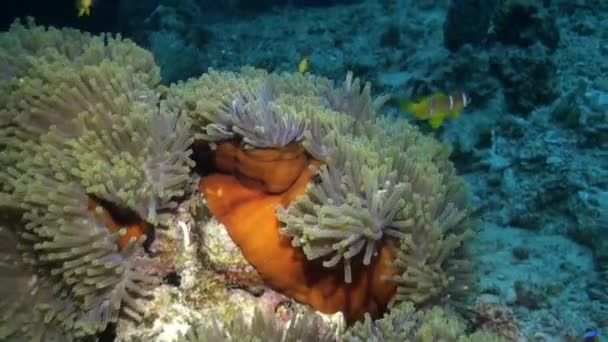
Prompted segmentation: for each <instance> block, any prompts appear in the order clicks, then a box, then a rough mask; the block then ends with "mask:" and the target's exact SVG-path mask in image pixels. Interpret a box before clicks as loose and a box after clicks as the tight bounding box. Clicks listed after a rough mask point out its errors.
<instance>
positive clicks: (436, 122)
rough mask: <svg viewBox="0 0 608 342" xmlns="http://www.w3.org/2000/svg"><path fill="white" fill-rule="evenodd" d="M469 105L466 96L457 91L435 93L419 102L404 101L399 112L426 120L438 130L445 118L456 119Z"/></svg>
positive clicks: (468, 99)
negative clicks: (408, 113)
mask: <svg viewBox="0 0 608 342" xmlns="http://www.w3.org/2000/svg"><path fill="white" fill-rule="evenodd" d="M469 103H471V99H470V98H469V97H468V96H467V94H465V93H463V92H460V91H457V92H453V93H451V94H449V95H446V94H443V93H435V94H432V95H428V96H425V97H423V98H422V99H420V101H417V102H413V101H404V102H403V104H402V105H401V110H403V111H404V112H410V113H412V114H414V116H415V117H417V118H419V119H422V120H428V122H429V124H430V125H431V127H433V128H439V127H440V126H441V124H442V123H443V120H445V119H446V118H457V117H458V115H460V111H462V109H463V108H464V107H466V106H467V105H469Z"/></svg>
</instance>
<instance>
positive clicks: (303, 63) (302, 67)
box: [298, 57, 309, 74]
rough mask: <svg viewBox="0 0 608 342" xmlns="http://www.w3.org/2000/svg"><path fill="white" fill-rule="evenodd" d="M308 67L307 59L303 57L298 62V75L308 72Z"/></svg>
mask: <svg viewBox="0 0 608 342" xmlns="http://www.w3.org/2000/svg"><path fill="white" fill-rule="evenodd" d="M308 67H309V62H308V57H303V58H302V59H301V60H300V63H298V72H299V73H300V74H305V73H306V72H308Z"/></svg>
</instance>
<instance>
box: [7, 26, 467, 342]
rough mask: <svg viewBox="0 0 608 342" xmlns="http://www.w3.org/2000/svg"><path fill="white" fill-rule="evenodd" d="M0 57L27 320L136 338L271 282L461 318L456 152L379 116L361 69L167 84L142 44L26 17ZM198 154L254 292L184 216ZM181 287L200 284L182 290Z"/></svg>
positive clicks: (461, 197)
mask: <svg viewBox="0 0 608 342" xmlns="http://www.w3.org/2000/svg"><path fill="white" fill-rule="evenodd" d="M71 38H74V41H73V42H71V43H67V42H65V41H66V40H68V41H69V39H71ZM38 39H43V40H42V42H38ZM72 44H73V45H72ZM0 54H1V55H2V56H6V58H5V59H4V62H3V63H6V64H7V65H6V66H7V70H8V72H6V73H5V74H3V75H2V78H1V79H0V87H1V88H2V89H3V90H6V92H3V93H2V97H3V100H6V101H5V102H3V105H2V107H1V108H0V118H1V119H2V121H1V122H0V138H1V139H0V142H1V144H2V145H1V146H0V159H1V160H2V162H3V163H6V165H9V167H7V168H6V169H4V170H2V171H0V185H1V189H2V193H1V195H0V208H2V210H6V211H7V212H10V213H11V214H12V215H15V216H16V217H17V219H16V221H17V222H18V224H17V225H15V229H14V234H15V239H18V241H19V243H18V247H19V248H18V251H17V252H16V253H12V254H11V255H10V258H13V259H15V260H17V262H15V263H14V265H13V266H12V267H9V265H6V266H7V267H3V268H2V271H3V273H2V276H4V275H6V277H7V278H10V279H13V278H15V279H16V280H15V281H20V278H18V277H15V276H14V275H15V274H23V275H24V276H26V277H31V276H32V275H35V276H36V277H37V279H39V281H40V284H41V285H40V288H41V289H42V290H40V291H41V292H40V296H41V297H40V301H42V302H43V303H42V304H40V305H37V304H36V305H34V307H29V306H23V305H21V304H19V302H17V303H16V304H15V303H12V301H7V302H6V303H4V302H3V303H2V305H3V307H7V308H10V310H11V312H12V311H15V310H21V311H24V312H30V313H32V316H34V318H35V319H34V320H33V321H32V323H31V324H37V322H39V320H38V319H37V318H36V317H38V316H37V315H38V313H39V312H40V313H44V322H45V323H48V322H51V321H52V322H53V323H56V324H55V326H54V327H53V329H50V328H47V327H44V324H42V327H41V328H40V329H42V330H40V329H37V330H36V331H42V332H41V333H40V334H45V333H47V331H48V333H49V334H51V333H53V334H54V333H55V330H57V332H56V333H57V334H68V335H70V336H75V337H77V338H86V337H89V336H94V335H96V334H99V333H101V332H103V331H104V330H106V329H107V328H108V327H109V326H111V325H113V324H114V323H116V324H117V326H118V328H117V329H118V331H120V333H121V334H123V336H133V335H129V334H130V332H129V331H131V332H132V329H131V330H130V328H129V327H130V326H131V324H133V325H135V326H136V325H137V324H142V325H145V324H146V323H144V322H142V321H143V320H144V318H148V319H150V320H154V318H153V317H154V316H155V315H157V314H156V313H154V312H148V309H147V308H149V307H156V308H158V307H159V306H162V305H161V304H162V303H163V302H164V301H169V302H171V301H172V299H171V297H172V296H176V297H181V299H180V300H185V299H184V296H186V297H188V296H189V297H188V298H189V299H192V300H193V303H192V304H189V306H188V308H187V310H184V311H185V312H187V313H189V314H190V315H192V316H193V317H196V315H200V313H196V314H195V313H194V311H193V310H192V308H200V307H203V306H204V307H205V308H208V307H209V305H212V304H213V300H218V298H226V294H227V293H228V292H229V291H228V290H227V289H226V287H228V286H230V285H229V283H230V284H232V285H235V284H238V286H240V287H242V288H243V289H246V291H251V292H254V291H255V287H256V286H262V287H263V286H269V287H270V288H271V289H274V290H277V291H279V292H281V293H282V294H284V295H287V296H288V297H289V298H290V299H289V300H292V299H293V300H296V301H299V302H302V303H305V304H309V305H311V306H312V307H313V308H314V309H317V310H319V311H321V312H324V313H336V312H342V313H343V314H344V317H345V319H346V321H347V322H349V323H352V322H354V321H356V320H358V319H361V318H363V317H365V314H368V315H371V316H369V317H376V316H378V315H380V314H381V313H383V312H385V311H386V309H387V306H388V305H389V302H390V305H398V304H399V303H401V302H413V303H414V304H415V305H416V306H418V307H426V306H430V305H434V304H437V303H441V304H451V305H454V306H455V307H460V306H461V305H463V304H465V303H466V300H467V298H466V296H467V295H468V294H470V292H471V289H472V288H474V285H475V279H474V277H473V276H472V264H471V262H470V261H468V259H467V257H466V256H465V249H464V243H465V242H466V241H468V240H469V239H470V237H471V236H472V229H471V228H472V227H471V224H470V222H469V220H467V217H468V215H469V214H470V211H471V206H470V203H469V197H468V193H467V191H466V189H465V186H464V182H463V180H462V179H460V178H459V177H458V176H457V175H456V172H455V169H454V167H453V166H452V164H451V162H450V161H449V160H448V156H449V152H450V151H449V148H447V146H445V145H443V144H441V143H439V142H438V141H436V140H435V139H433V138H432V137H428V136H425V135H423V134H422V133H420V132H419V131H418V130H417V129H416V128H414V127H413V126H411V125H409V124H408V123H406V122H405V121H394V120H388V119H385V118H382V117H380V116H379V111H380V109H381V107H382V106H383V104H384V103H385V102H386V101H387V97H386V96H379V97H373V96H372V95H371V87H370V85H369V84H368V83H365V84H363V83H362V82H361V81H360V80H359V79H358V78H354V77H353V74H352V73H348V74H347V76H346V79H345V80H344V81H343V82H342V83H341V84H339V85H338V86H335V85H334V84H333V82H331V81H329V80H328V79H326V78H323V77H318V76H312V75H302V74H271V73H268V72H266V71H263V70H259V69H252V68H244V69H243V70H242V71H241V72H239V73H235V72H217V71H213V70H211V71H210V72H208V73H206V74H204V75H203V76H201V77H200V78H198V79H192V80H189V81H187V82H182V83H178V84H175V85H171V86H170V87H165V86H159V85H158V82H159V70H158V68H157V67H156V66H155V65H154V62H153V61H152V59H151V57H150V55H149V53H148V52H146V51H145V50H142V49H140V48H138V47H137V46H135V45H134V44H133V43H131V42H130V41H127V40H123V39H121V38H120V37H111V36H102V37H91V36H88V35H86V34H81V33H78V32H77V31H73V30H55V29H46V28H43V27H40V26H36V25H35V24H34V23H33V22H28V23H26V24H22V23H18V22H17V23H15V24H14V25H13V26H12V28H11V30H10V31H9V32H7V33H3V34H2V35H1V36H0ZM16 56H21V57H22V58H17V57H16ZM192 150H195V152H196V153H195V155H197V156H202V155H207V157H208V158H207V159H204V160H197V162H198V165H196V167H197V169H200V171H201V172H202V177H201V178H200V182H199V190H200V192H201V193H202V194H203V195H204V200H205V201H206V205H207V206H208V208H209V211H210V213H211V215H212V216H214V217H215V218H216V219H218V220H219V221H220V222H221V223H223V224H224V226H225V228H226V231H227V232H228V234H229V235H230V237H231V238H232V240H233V241H234V243H236V245H237V246H238V247H239V248H240V250H241V251H242V253H243V256H244V258H245V259H246V260H247V261H248V262H249V263H250V264H251V265H252V266H253V267H254V268H255V270H256V271H257V272H258V273H259V278H258V277H257V275H255V274H254V273H253V272H251V273H248V272H249V271H247V272H245V271H244V270H246V269H247V267H246V266H244V265H242V264H240V263H238V264H237V265H233V264H231V263H230V262H228V263H226V262H225V260H224V261H221V260H218V257H217V256H210V255H209V254H208V253H209V250H208V249H204V248H202V246H204V244H205V243H207V242H208V241H207V242H206V241H205V240H201V237H200V236H199V235H197V234H193V233H192V231H191V227H192V226H191V225H189V224H187V223H186V222H187V220H186V221H184V220H182V219H177V220H176V219H175V217H176V216H179V215H181V214H180V212H182V211H183V210H184V208H183V207H181V208H179V207H178V206H179V203H180V202H184V201H185V200H186V198H187V196H188V195H190V194H189V193H188V192H189V191H190V190H191V189H192V183H193V180H194V181H196V178H195V177H193V175H191V171H192V169H193V168H194V167H195V165H194V161H193V160H191V159H190V157H191V154H192ZM192 239H194V240H195V241H196V242H195V243H196V244H195V247H196V248H194V249H193V248H192V247H191V240H192ZM199 249H200V251H201V252H200V254H197V252H196V251H197V250H199ZM9 254H10V253H9ZM196 258H200V259H201V260H199V261H194V259H196ZM203 262H206V263H207V265H206V267H204V266H202V263H203ZM193 264H195V265H196V266H192V265H193ZM226 265H228V267H227V268H226ZM233 266H234V268H232V267H233ZM193 270H196V271H193ZM191 271H192V274H196V277H194V278H193V277H186V275H187V273H188V272H191ZM241 271H242V272H241ZM239 272H240V273H239ZM182 276H184V277H183V278H184V281H185V282H187V284H188V286H189V289H188V290H187V291H186V292H185V293H184V294H176V291H177V292H179V289H180V287H181V286H182V284H181V279H182ZM160 279H163V280H164V281H165V282H166V283H167V284H163V285H161V284H160ZM200 279H205V281H204V283H203V284H201V285H199V287H200V289H199V290H192V288H193V287H194V285H193V283H194V282H196V281H198V280H200ZM220 279H223V281H222V280H220ZM260 280H261V281H260ZM37 281H38V280H37ZM32 284H33V285H30V286H37V284H38V283H37V282H34V283H32ZM47 284H48V285H47ZM47 286H48V289H50V292H48V291H47V290H46V289H47ZM47 294H48V296H51V297H52V298H48V296H47ZM151 294H154V295H159V296H160V298H158V299H156V300H157V301H156V302H153V301H149V300H146V299H149V298H150V295H151ZM205 300H209V301H210V303H207V304H205V305H202V304H201V302H204V301H205ZM28 304H29V303H28ZM236 307H238V306H235V308H236ZM42 308H43V309H42ZM38 310H44V311H38ZM226 310H227V311H230V310H228V309H226ZM224 314H225V315H221V316H222V317H221V319H220V320H224V319H230V317H233V318H234V317H235V316H234V315H233V314H229V312H226V311H225V312H224ZM212 315H213V314H212V313H209V317H211V316H212ZM316 315H317V314H310V315H309V316H306V317H305V318H303V319H302V320H300V318H298V317H299V316H295V317H294V319H293V320H292V323H291V326H290V328H289V329H287V330H285V331H286V332H285V333H283V332H282V328H281V329H279V328H278V326H277V325H273V324H272V323H270V322H271V321H269V320H267V319H263V318H260V317H262V316H263V315H260V314H257V315H255V316H254V319H253V321H252V323H251V324H252V325H250V326H249V328H247V324H245V322H244V319H237V320H236V321H235V322H236V323H235V324H233V325H230V326H228V325H226V326H224V327H222V328H221V329H219V328H218V327H217V326H216V327H215V328H213V327H211V328H209V327H208V328H209V329H215V330H213V331H215V332H216V333H218V334H223V336H224V337H225V338H233V337H234V336H240V334H244V333H246V332H248V331H250V330H251V329H258V328H260V327H261V326H266V327H267V328H268V329H269V330H264V329H262V330H263V331H262V332H264V331H265V333H264V334H265V335H264V336H269V335H270V337H268V338H276V339H278V340H283V339H287V340H289V339H291V338H292V337H294V336H301V335H302V334H304V335H302V336H307V335H305V334H308V333H310V332H308V331H307V330H308V329H307V327H308V326H309V325H310V324H313V323H314V322H315V317H317V316H316ZM20 317H22V316H19V317H15V318H10V317H9V318H10V319H9V318H4V319H3V320H1V321H0V322H1V323H2V327H1V328H0V329H1V330H0V331H2V332H3V333H4V334H5V336H11V337H12V336H14V335H15V333H16V330H15V328H14V326H15V325H16V324H19V319H21V318H20ZM256 317H257V318H256ZM14 320H16V321H14ZM126 322H134V323H126ZM218 322H219V321H218ZM241 323H242V324H241ZM28 324H29V323H28ZM218 324H219V323H218ZM314 324H316V323H314ZM5 326H6V327H5ZM45 329H47V330H45ZM49 329H50V330H49ZM205 329H207V328H205ZM239 329H245V330H239ZM260 329H261V328H260ZM429 329H431V328H429ZM195 330H196V331H199V330H200V329H198V328H194V330H192V332H191V333H189V334H186V336H190V337H192V338H196V336H195V335H196V332H195ZM148 332H149V334H150V335H149V336H157V335H155V334H157V333H158V329H157V330H154V329H151V330H149V331H148ZM199 332H200V331H199ZM279 332H280V333H279ZM211 333H212V332H209V334H211ZM428 333H430V330H429V332H427V333H425V334H428ZM284 334H287V335H284ZM291 334H293V335H291ZM279 335H280V336H279ZM40 336H42V335H40ZM139 336H140V337H141V336H142V335H139ZM228 336H232V337H228ZM273 336H274V337H273ZM317 337H319V336H317ZM320 337H322V338H327V339H329V338H330V337H329V335H322V336H320ZM133 338H134V339H135V337H133Z"/></svg>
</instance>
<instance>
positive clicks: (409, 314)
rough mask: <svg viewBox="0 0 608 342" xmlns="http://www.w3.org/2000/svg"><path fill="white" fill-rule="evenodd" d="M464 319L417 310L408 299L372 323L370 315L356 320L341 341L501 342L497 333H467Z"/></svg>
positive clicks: (431, 310) (444, 312)
mask: <svg viewBox="0 0 608 342" xmlns="http://www.w3.org/2000/svg"><path fill="white" fill-rule="evenodd" d="M466 328H467V327H466V324H465V322H464V321H463V320H462V319H461V318H459V317H458V316H456V315H455V314H449V313H448V312H447V311H445V310H443V309H441V308H440V307H434V308H432V309H429V310H419V311H416V309H415V308H414V305H413V304H412V303H409V302H404V303H401V304H400V305H399V306H397V307H395V308H393V309H392V310H391V311H390V312H389V313H387V314H386V315H385V316H384V317H382V318H381V319H378V320H376V321H375V322H374V321H373V320H372V319H371V317H370V316H369V315H366V316H365V320H364V321H363V322H357V323H356V324H355V325H353V326H352V327H351V328H350V329H349V330H348V331H347V332H346V333H345V335H344V341H348V342H358V341H377V342H384V341H386V342H391V341H394V342H398V341H399V342H401V341H416V342H435V341H454V342H500V341H506V340H504V339H503V338H501V337H500V336H498V335H496V334H494V333H492V332H486V331H478V332H475V333H473V334H470V335H468V334H467V333H466Z"/></svg>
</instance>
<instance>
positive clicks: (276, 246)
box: [199, 143, 396, 322]
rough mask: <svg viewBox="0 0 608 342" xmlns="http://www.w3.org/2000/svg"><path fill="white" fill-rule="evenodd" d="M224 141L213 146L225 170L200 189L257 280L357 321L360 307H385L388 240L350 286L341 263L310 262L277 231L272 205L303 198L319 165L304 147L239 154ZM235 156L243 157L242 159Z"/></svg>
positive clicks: (389, 291)
mask: <svg viewBox="0 0 608 342" xmlns="http://www.w3.org/2000/svg"><path fill="white" fill-rule="evenodd" d="M225 144H229V145H223V144H222V145H220V146H218V149H217V150H216V151H215V153H217V155H215V156H214V157H215V161H216V164H219V165H218V167H217V168H218V169H219V170H220V171H223V172H229V173H224V174H222V173H216V174H211V175H209V176H206V177H203V178H202V179H201V181H200V184H199V190H200V191H201V193H203V194H204V196H205V197H206V199H207V203H208V206H209V208H210V210H211V212H212V213H213V215H214V216H215V217H216V218H217V219H218V220H220V221H221V222H222V223H223V224H224V226H225V227H226V229H227V230H228V233H229V235H230V237H231V238H232V239H233V241H234V242H235V243H236V244H237V245H238V246H239V247H240V248H241V250H242V252H243V255H244V256H245V258H246V259H247V261H249V263H251V264H252V265H253V266H254V267H255V268H256V270H257V271H258V272H259V274H260V276H261V278H262V279H263V280H264V281H265V282H266V283H267V284H268V285H269V286H270V287H272V288H273V289H275V290H277V291H279V292H281V293H283V294H285V295H287V296H290V297H292V298H294V299H295V300H297V301H299V302H302V303H306V304H309V305H311V306H312V307H314V308H315V309H317V310H319V311H321V312H324V313H335V312H338V311H342V312H343V313H344V315H345V317H346V319H347V320H348V321H349V322H352V321H354V320H358V319H360V318H362V317H363V315H364V313H365V312H369V313H370V314H372V315H373V316H377V315H378V314H380V313H381V312H383V311H384V309H385V308H386V305H387V303H388V302H389V300H390V298H391V297H392V296H393V294H394V293H395V289H396V287H395V285H394V284H393V283H388V282H386V281H384V280H383V279H384V277H386V276H391V275H393V274H394V273H393V270H392V268H391V267H390V266H388V264H389V263H390V262H391V261H392V260H393V259H394V255H393V246H392V244H391V243H390V242H386V243H382V244H381V247H380V249H379V251H378V254H377V255H376V256H375V257H374V259H373V261H372V263H371V264H370V265H369V266H362V267H354V269H353V279H352V282H351V283H350V284H347V283H345V282H344V272H343V268H342V267H339V266H338V267H336V268H334V269H328V268H324V267H322V265H320V263H319V262H312V261H309V260H308V259H307V258H306V256H305V255H304V254H303V252H302V251H301V249H300V248H295V247H292V246H291V238H290V237H288V236H285V235H283V234H281V233H280V231H279V227H280V222H279V220H278V219H277V216H276V211H275V210H276V207H277V206H278V205H281V206H283V207H287V206H288V205H289V204H290V203H291V202H292V201H293V200H294V199H296V198H297V197H298V196H300V195H303V194H304V193H305V191H306V186H307V185H308V183H309V182H310V181H311V178H312V174H313V171H312V170H311V167H316V166H318V165H319V164H320V163H319V162H317V161H310V160H309V159H308V157H306V154H305V152H304V150H303V149H301V148H300V149H299V150H298V149H296V148H294V147H289V149H288V150H287V151H280V150H276V149H271V150H265V149H255V150H245V151H242V152H239V151H238V147H237V145H235V144H234V143H225ZM240 153H242V155H246V156H247V159H246V160H243V159H240V158H239V157H238V156H239V154H240ZM298 154H299V155H298ZM281 156H283V157H285V156H286V157H287V159H281ZM302 157H304V161H305V163H304V165H303V166H302V163H301V161H302ZM241 158H242V157H241ZM273 159H275V161H274V162H273ZM241 163H242V164H241ZM275 163H276V165H275ZM290 165H291V169H290ZM245 170H246V171H245ZM253 170H256V172H260V173H259V174H258V173H256V172H253ZM275 173H278V174H277V175H276V177H273V176H274V175H275ZM286 175H287V176H286ZM290 177H291V178H290ZM275 180H277V183H276V184H274V183H273V182H274V181H275ZM286 184H289V186H287V187H286V189H285V190H283V191H281V192H280V193H279V192H278V190H277V189H281V188H284V187H285V186H286ZM269 189H270V190H269Z"/></svg>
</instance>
